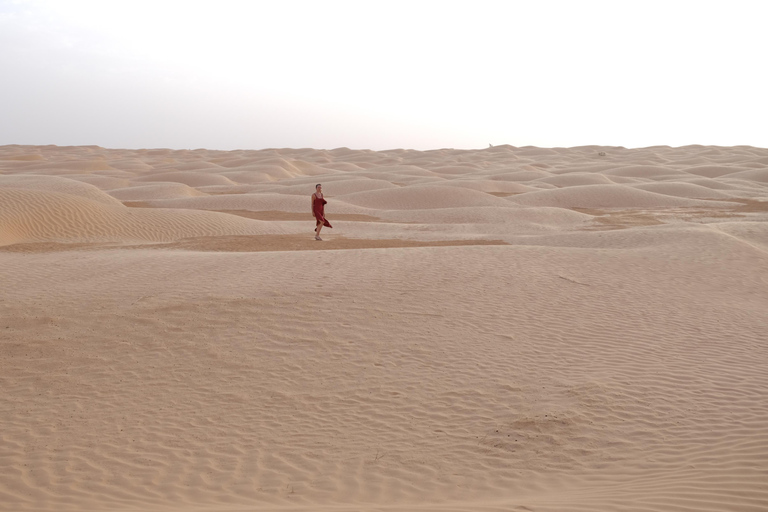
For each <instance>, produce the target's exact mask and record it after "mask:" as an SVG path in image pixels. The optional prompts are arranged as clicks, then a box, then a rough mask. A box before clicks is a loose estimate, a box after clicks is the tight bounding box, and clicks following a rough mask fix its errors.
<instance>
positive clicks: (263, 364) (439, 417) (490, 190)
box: [0, 145, 768, 512]
mask: <svg viewBox="0 0 768 512" xmlns="http://www.w3.org/2000/svg"><path fill="white" fill-rule="evenodd" d="M766 173H768V150H766V149H761V148H752V147H747V146H738V147H730V148H727V147H711V146H687V147H681V148H671V147H668V146H655V147H651V148H642V149H626V148H623V147H616V146H611V147H604V146H582V147H578V148H535V147H524V148H518V147H514V146H509V145H504V146H495V147H489V148H485V149H482V150H455V149H438V150H434V151H415V150H406V149H393V150H388V151H369V150H353V149H349V148H336V149H331V150H314V149H308V148H299V149H291V148H273V149H267V150H262V151H247V150H239V151H214V150H205V149H198V150H180V151H176V150H169V149H149V150H125V149H106V148H100V147H98V146H80V147H57V146H18V145H13V146H2V147H0V283H1V284H2V288H1V289H2V291H0V387H1V388H2V390H3V391H2V393H1V394H0V445H1V446H2V450H1V451H0V454H2V457H0V510H1V511H8V512H11V511H12V512H25V511H35V512H38V511H56V512H60V511H64V512H69V511H102V510H110V511H117V512H137V511H156V512H172V511H179V512H181V511H187V510H195V511H197V512H213V511H219V510H222V511H232V512H234V511H245V510H286V511H287V510H292V511H310V510H311V511H315V510H319V511H326V512H330V511H342V510H343V511H351V510H371V511H374V510H375V511H385V510H387V511H390V510H421V511H427V510H429V511H433V512H436V511H437V512H449V511H450V512H460V511H461V512H469V511H507V510H536V511H541V512H550V511H551V512H577V511H584V512H586V511H589V512H595V511H598V512H601V511H606V512H608V511H629V510H632V511H635V510H637V511H643V512H666V511H670V510H674V511H681V512H682V511H686V512H694V511H695V512H699V511H702V510H712V511H720V510H734V511H735V510H740V511H741V510H743V511H763V510H768V489H767V488H766V475H767V474H768V430H767V429H766V425H768V372H766V370H765V368H766V367H767V366H768V344H766V332H768V174H766ZM318 182H320V183H323V187H324V191H325V194H326V199H327V200H328V204H327V205H326V214H327V217H328V218H329V220H330V221H331V222H332V224H333V226H334V227H333V229H328V228H324V230H323V231H322V237H323V238H324V240H323V241H315V240H314V237H313V232H312V228H313V227H314V219H313V218H312V216H311V214H310V210H309V209H310V194H311V193H312V192H313V191H314V187H315V184H316V183H318ZM121 201H125V204H123V203H122V202H121ZM126 205H130V207H129V206H126ZM223 212H229V213H223Z"/></svg>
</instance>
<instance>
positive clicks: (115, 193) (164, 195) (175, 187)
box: [109, 182, 206, 201]
mask: <svg viewBox="0 0 768 512" xmlns="http://www.w3.org/2000/svg"><path fill="white" fill-rule="evenodd" d="M109 195H110V196H112V197H114V198H117V199H119V200H121V201H149V200H153V199H174V198H177V197H199V196H205V195H206V194H205V193H204V192H201V191H199V190H198V189H196V188H192V187H189V186H187V185H184V184H182V183H162V182H161V183H153V184H152V185H143V184H140V183H137V184H135V185H134V186H131V187H124V188H118V189H114V190H110V191H109Z"/></svg>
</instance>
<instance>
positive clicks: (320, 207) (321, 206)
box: [312, 183, 333, 241]
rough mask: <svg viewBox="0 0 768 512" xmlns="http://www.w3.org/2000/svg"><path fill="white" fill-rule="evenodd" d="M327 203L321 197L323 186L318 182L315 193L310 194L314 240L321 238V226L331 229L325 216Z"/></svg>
mask: <svg viewBox="0 0 768 512" xmlns="http://www.w3.org/2000/svg"><path fill="white" fill-rule="evenodd" d="M327 203H328V201H326V200H325V199H324V198H323V186H322V185H321V184H320V183H318V184H317V185H315V193H314V194H312V215H314V216H315V240H321V241H322V238H320V230H321V229H323V226H328V227H329V228H331V229H333V226H331V223H330V222H328V219H326V218H325V205H326V204H327Z"/></svg>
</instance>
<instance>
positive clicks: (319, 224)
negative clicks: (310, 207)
mask: <svg viewBox="0 0 768 512" xmlns="http://www.w3.org/2000/svg"><path fill="white" fill-rule="evenodd" d="M321 229H323V223H322V222H318V223H317V227H316V228H315V240H321V238H320V230H321Z"/></svg>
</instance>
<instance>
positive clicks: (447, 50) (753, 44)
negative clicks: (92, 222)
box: [0, 0, 768, 150]
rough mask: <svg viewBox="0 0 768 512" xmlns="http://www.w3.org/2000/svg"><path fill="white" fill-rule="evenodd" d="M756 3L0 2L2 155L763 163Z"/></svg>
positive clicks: (763, 43)
mask: <svg viewBox="0 0 768 512" xmlns="http://www.w3.org/2000/svg"><path fill="white" fill-rule="evenodd" d="M761 19H762V17H761V16H759V10H758V7H757V6H756V4H755V3H754V2H730V3H729V4H728V6H727V8H716V7H712V6H704V5H700V4H699V3H694V2H672V3H661V2H646V3H642V4H639V3H637V4H631V5H629V4H626V3H622V4H620V5H619V4H616V3H615V2H587V3H584V4H578V5H577V4H574V3H568V2H542V3H537V4H536V5H528V4H527V3H524V2H473V3H472V4H464V3H446V2H440V3H438V2H432V1H423V2H415V3H406V2H387V3H383V2H365V3H360V2H322V3H320V2H281V3H280V4H279V5H274V4H272V3H266V2H242V1H226V0H224V1H218V2H215V3H213V2H203V1H198V2H179V1H171V0H167V1H154V2H148V1H134V2H130V3H129V2H125V1H122V0H115V1H112V2H108V3H107V2H93V1H83V0H73V1H68V2H66V3H64V2H54V1H50V0H10V1H9V0H0V44H1V45H2V48H3V52H0V65H2V69H3V70H4V79H3V80H2V81H0V109H1V110H2V111H3V121H2V122H0V145H9V144H22V145H50V144H52V145H59V146H69V145H98V146H101V147H105V148H136V149H138V148H170V149H198V148H206V149H220V150H232V149H264V148H318V149H331V148H338V147H349V148H353V149H374V150H384V149H395V148H408V149H419V150H424V149H438V148H458V149H471V148H483V147H488V145H489V144H492V145H494V146H496V145H503V144H509V145H512V146H518V147H522V146H540V147H575V146H584V145H605V146H624V147H627V148H637V147H651V146H658V145H667V146H673V147H676V146H686V145H697V144H698V145H719V146H734V145H750V146H756V147H768V130H765V129H764V128H763V129H760V127H761V124H762V122H763V121H764V119H766V117H767V115H768V102H766V101H765V99H764V93H763V90H764V88H765V80H764V78H762V74H761V68H762V65H761V64H760V62H761V60H762V59H761V57H762V55H761V50H762V49H764V48H766V47H768V35H766V33H765V31H763V30H762V27H761Z"/></svg>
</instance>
